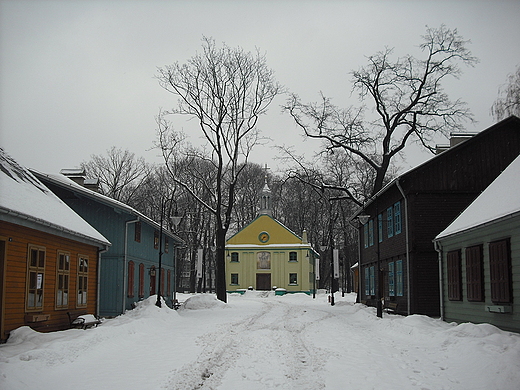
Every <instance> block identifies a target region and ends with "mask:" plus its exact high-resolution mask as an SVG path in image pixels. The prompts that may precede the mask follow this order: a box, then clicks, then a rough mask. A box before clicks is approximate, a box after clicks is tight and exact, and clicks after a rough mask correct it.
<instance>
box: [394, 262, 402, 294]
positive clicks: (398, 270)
mask: <svg viewBox="0 0 520 390" xmlns="http://www.w3.org/2000/svg"><path fill="white" fill-rule="evenodd" d="M403 286H404V280H403V260H397V261H396V262H395V295H397V296H398V297H402V296H403V291H404V288H403Z"/></svg>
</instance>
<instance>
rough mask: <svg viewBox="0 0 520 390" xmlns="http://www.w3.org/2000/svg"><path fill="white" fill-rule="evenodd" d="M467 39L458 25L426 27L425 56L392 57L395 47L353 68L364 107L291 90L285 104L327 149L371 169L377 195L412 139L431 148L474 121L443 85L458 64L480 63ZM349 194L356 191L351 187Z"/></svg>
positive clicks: (464, 106)
mask: <svg viewBox="0 0 520 390" xmlns="http://www.w3.org/2000/svg"><path fill="white" fill-rule="evenodd" d="M467 43H468V41H465V40H464V39H463V38H462V37H461V36H460V35H459V33H458V32H457V30H456V29H455V30H450V29H448V28H446V27H445V26H441V27H440V28H438V29H431V28H428V29H427V31H426V34H425V35H424V36H423V43H422V44H421V45H420V48H421V49H422V51H423V53H424V59H417V58H415V57H413V56H411V55H407V56H405V57H403V58H397V59H396V60H395V61H393V60H392V59H391V57H392V54H393V50H392V49H388V48H387V49H385V50H383V51H381V52H379V53H376V54H375V55H372V56H370V57H368V65H366V66H364V67H362V68H360V69H359V70H357V71H354V72H352V73H351V75H352V78H353V88H354V90H357V91H358V92H359V98H360V101H361V103H362V105H361V107H359V108H354V107H349V108H347V109H342V108H339V107H337V106H335V105H333V104H332V102H331V100H330V99H329V98H327V97H325V96H324V95H323V94H322V95H321V101H320V102H319V103H309V104H304V103H302V102H301V100H300V98H299V97H298V96H297V95H292V97H291V98H290V99H289V100H288V101H287V104H286V105H285V107H284V108H285V110H286V111H288V112H289V113H290V114H291V115H292V117H293V118H294V120H295V121H296V123H297V125H298V126H300V128H301V129H302V130H303V131H304V133H305V135H306V136H308V137H311V138H317V139H322V140H324V141H325V142H326V149H327V150H328V151H332V150H335V149H343V150H345V151H346V152H347V153H348V154H349V155H350V156H351V157H352V161H357V162H358V163H361V162H364V163H365V164H366V165H367V166H368V167H369V168H370V169H371V170H373V171H374V179H373V183H372V185H371V191H370V195H372V194H375V193H376V192H378V191H379V190H380V189H381V188H382V187H383V183H384V180H385V176H386V174H387V172H388V169H389V167H390V163H391V161H392V160H393V159H394V158H395V157H396V156H397V155H398V154H399V153H400V152H402V151H403V149H404V148H405V147H406V145H407V143H408V142H409V141H410V140H415V141H417V142H419V143H421V144H422V145H423V146H424V147H426V148H428V149H430V150H433V147H432V146H430V142H431V141H432V137H433V136H434V135H435V134H436V133H439V132H440V133H443V134H447V133H448V132H450V131H453V130H457V129H460V128H461V126H462V122H463V120H472V115H471V113H470V112H469V110H468V109H467V107H466V104H465V103H464V102H462V101H461V100H459V99H458V100H455V101H451V100H450V99H449V97H448V95H447V94H446V93H445V92H444V91H443V89H442V82H443V81H444V80H445V79H446V78H447V77H450V76H452V77H456V78H457V77H459V75H460V73H461V69H460V64H466V65H474V64H475V63H476V62H477V59H476V58H475V57H473V56H472V54H471V52H470V51H469V50H468V49H467V48H466V45H467ZM366 101H371V102H372V104H373V113H374V118H373V119H367V118H365V114H366V111H367V110H366ZM347 195H348V196H352V195H353V194H352V193H350V192H348V189H347Z"/></svg>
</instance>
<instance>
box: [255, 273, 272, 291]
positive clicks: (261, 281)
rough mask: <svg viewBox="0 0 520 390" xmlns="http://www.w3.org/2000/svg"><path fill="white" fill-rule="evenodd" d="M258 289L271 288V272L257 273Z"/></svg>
mask: <svg viewBox="0 0 520 390" xmlns="http://www.w3.org/2000/svg"><path fill="white" fill-rule="evenodd" d="M256 289H257V290H271V274H256Z"/></svg>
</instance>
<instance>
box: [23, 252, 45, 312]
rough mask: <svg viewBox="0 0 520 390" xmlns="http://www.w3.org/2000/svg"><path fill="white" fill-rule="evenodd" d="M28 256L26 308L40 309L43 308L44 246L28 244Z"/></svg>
mask: <svg viewBox="0 0 520 390" xmlns="http://www.w3.org/2000/svg"><path fill="white" fill-rule="evenodd" d="M28 257H29V258H28V260H27V261H28V275H27V302H26V305H27V310H41V309H42V308H43V283H44V276H45V248H43V247H37V246H32V245H31V246H29V253H28Z"/></svg>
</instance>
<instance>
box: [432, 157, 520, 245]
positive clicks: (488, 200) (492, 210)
mask: <svg viewBox="0 0 520 390" xmlns="http://www.w3.org/2000/svg"><path fill="white" fill-rule="evenodd" d="M516 213H520V156H518V157H517V158H516V159H515V160H514V161H513V162H512V163H511V164H509V166H508V167H507V168H506V169H505V170H504V171H503V172H502V173H501V174H500V175H499V176H498V177H497V178H496V179H495V180H494V181H493V182H492V183H491V184H490V185H489V186H488V187H487V188H486V189H485V190H484V191H482V193H481V194H480V195H479V196H478V197H477V198H476V199H475V200H474V201H473V203H471V204H470V205H469V206H468V207H467V208H466V209H465V210H464V211H463V212H462V213H461V214H460V215H459V216H458V217H457V218H456V219H455V220H454V221H453V222H452V223H451V224H450V225H449V226H448V227H447V228H446V229H444V230H443V231H442V232H441V233H440V234H439V235H438V236H437V237H436V238H435V239H440V238H443V237H447V236H450V235H453V234H457V233H460V232H463V231H465V230H468V229H472V228H475V227H478V226H481V225H485V224H487V223H490V222H493V221H496V220H499V219H502V218H504V217H508V216H511V215H513V214H516Z"/></svg>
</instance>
